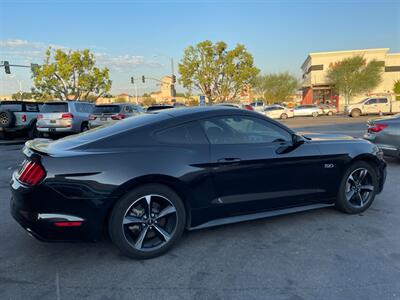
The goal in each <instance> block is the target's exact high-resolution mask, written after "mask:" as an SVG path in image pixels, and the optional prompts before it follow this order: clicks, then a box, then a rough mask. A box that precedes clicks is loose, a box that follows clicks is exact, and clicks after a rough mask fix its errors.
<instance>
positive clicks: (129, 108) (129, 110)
mask: <svg viewBox="0 0 400 300" xmlns="http://www.w3.org/2000/svg"><path fill="white" fill-rule="evenodd" d="M124 111H125V112H126V113H132V112H133V110H132V107H130V106H125V107H124Z"/></svg>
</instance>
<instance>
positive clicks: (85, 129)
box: [81, 123, 89, 132]
mask: <svg viewBox="0 0 400 300" xmlns="http://www.w3.org/2000/svg"><path fill="white" fill-rule="evenodd" d="M88 130H89V125H88V124H87V123H82V125H81V132H85V131H88Z"/></svg>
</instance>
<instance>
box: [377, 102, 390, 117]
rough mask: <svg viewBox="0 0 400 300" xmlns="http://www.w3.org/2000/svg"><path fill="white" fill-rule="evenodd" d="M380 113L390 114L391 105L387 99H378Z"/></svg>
mask: <svg viewBox="0 0 400 300" xmlns="http://www.w3.org/2000/svg"><path fill="white" fill-rule="evenodd" d="M377 106H378V112H381V113H383V114H387V113H390V103H389V101H388V99H387V98H378V99H377Z"/></svg>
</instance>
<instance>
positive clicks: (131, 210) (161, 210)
mask: <svg viewBox="0 0 400 300" xmlns="http://www.w3.org/2000/svg"><path fill="white" fill-rule="evenodd" d="M185 223H186V213H185V207H184V205H183V202H182V200H181V199H180V197H179V196H178V195H177V194H176V193H175V192H174V191H173V190H171V189H170V188H168V187H166V186H164V185H161V184H148V185H143V186H140V187H138V188H136V189H134V190H132V191H131V192H129V193H128V194H126V195H125V196H124V197H122V198H121V199H120V200H119V201H118V202H117V204H116V205H115V207H114V208H113V210H112V213H111V216H110V220H109V233H110V237H111V240H112V241H113V243H114V244H115V245H116V246H117V247H118V248H119V249H120V250H121V252H122V253H124V254H125V255H127V256H130V257H132V258H136V259H146V258H152V257H156V256H159V255H161V254H163V253H164V252H166V251H168V250H169V249H170V248H171V247H172V246H173V245H174V244H175V243H176V242H177V241H178V240H179V238H180V236H181V235H182V233H183V231H184V228H185Z"/></svg>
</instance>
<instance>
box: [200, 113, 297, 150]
mask: <svg viewBox="0 0 400 300" xmlns="http://www.w3.org/2000/svg"><path fill="white" fill-rule="evenodd" d="M201 124H202V127H203V129H204V131H205V133H206V135H207V137H208V139H209V141H210V143H212V144H249V143H272V142H275V141H290V140H291V138H292V137H291V134H290V133H289V132H287V131H286V130H284V129H282V128H280V127H278V126H276V125H274V124H272V123H270V122H268V121H265V120H262V119H258V118H251V117H244V116H234V117H218V118H212V119H208V120H203V121H201Z"/></svg>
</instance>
